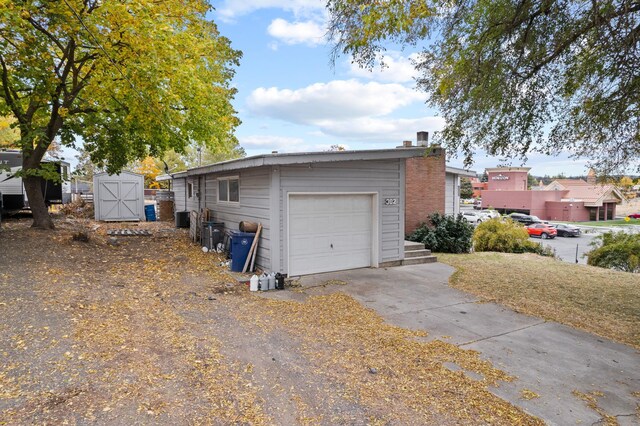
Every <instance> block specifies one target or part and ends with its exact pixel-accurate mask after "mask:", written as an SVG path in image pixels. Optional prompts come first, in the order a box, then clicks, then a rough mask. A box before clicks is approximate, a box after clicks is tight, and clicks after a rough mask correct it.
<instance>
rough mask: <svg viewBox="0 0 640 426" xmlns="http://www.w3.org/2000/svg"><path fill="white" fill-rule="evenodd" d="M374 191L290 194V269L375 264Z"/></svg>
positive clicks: (299, 272)
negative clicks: (372, 257)
mask: <svg viewBox="0 0 640 426" xmlns="http://www.w3.org/2000/svg"><path fill="white" fill-rule="evenodd" d="M372 198H373V197H372V196H371V195H361V194H356V195H349V194H344V195H337V194H335V195H334V194H331V195H327V194H323V195H292V196H290V197H289V261H290V262H289V273H290V274H292V275H303V274H312V273H320V272H329V271H338V270H343V269H354V268H362V267H367V266H371V256H372V254H371V253H372V244H373V235H372V232H373V201H372Z"/></svg>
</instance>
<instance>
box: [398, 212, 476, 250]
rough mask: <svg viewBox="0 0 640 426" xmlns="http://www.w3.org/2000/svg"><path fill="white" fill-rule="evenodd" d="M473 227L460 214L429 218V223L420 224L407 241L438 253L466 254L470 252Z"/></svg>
mask: <svg viewBox="0 0 640 426" xmlns="http://www.w3.org/2000/svg"><path fill="white" fill-rule="evenodd" d="M472 235H473V225H471V224H470V223H469V222H467V221H466V220H465V219H464V218H463V217H462V215H461V214H459V215H458V216H456V217H454V216H452V215H441V214H440V213H434V214H432V215H431V216H429V223H422V224H421V225H420V227H418V229H416V230H415V231H414V232H413V233H412V234H411V235H408V236H407V239H408V240H409V241H416V242H419V243H423V244H424V245H425V247H426V248H428V249H430V250H432V251H434V252H439V253H468V252H469V251H470V250H471V236H472Z"/></svg>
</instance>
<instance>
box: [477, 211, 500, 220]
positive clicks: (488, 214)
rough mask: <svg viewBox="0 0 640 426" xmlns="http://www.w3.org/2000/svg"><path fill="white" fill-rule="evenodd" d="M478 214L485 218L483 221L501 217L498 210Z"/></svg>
mask: <svg viewBox="0 0 640 426" xmlns="http://www.w3.org/2000/svg"><path fill="white" fill-rule="evenodd" d="M478 214H479V215H480V216H481V217H483V220H489V219H494V218H496V217H498V218H499V217H501V215H500V213H498V212H497V211H496V210H482V211H479V212H478Z"/></svg>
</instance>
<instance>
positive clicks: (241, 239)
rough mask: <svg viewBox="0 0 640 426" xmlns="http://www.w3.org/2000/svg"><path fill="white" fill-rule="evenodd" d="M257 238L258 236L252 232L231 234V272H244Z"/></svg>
mask: <svg viewBox="0 0 640 426" xmlns="http://www.w3.org/2000/svg"><path fill="white" fill-rule="evenodd" d="M255 236H256V234H253V233H251V232H240V231H234V232H232V233H231V270H232V271H233V272H242V268H244V264H245V262H246V261H247V256H248V255H249V250H250V249H251V244H252V243H253V239H254V238H255Z"/></svg>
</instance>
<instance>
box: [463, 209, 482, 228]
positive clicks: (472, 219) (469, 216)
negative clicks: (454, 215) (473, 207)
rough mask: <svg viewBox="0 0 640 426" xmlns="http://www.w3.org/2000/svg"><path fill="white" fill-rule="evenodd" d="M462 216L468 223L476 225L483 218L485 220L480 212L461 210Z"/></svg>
mask: <svg viewBox="0 0 640 426" xmlns="http://www.w3.org/2000/svg"><path fill="white" fill-rule="evenodd" d="M462 217H463V218H464V219H465V220H466V221H467V222H469V223H471V224H473V225H477V224H479V223H481V222H482V221H483V220H487V219H486V218H485V217H483V216H482V215H481V214H480V213H478V212H474V211H470V212H462Z"/></svg>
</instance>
